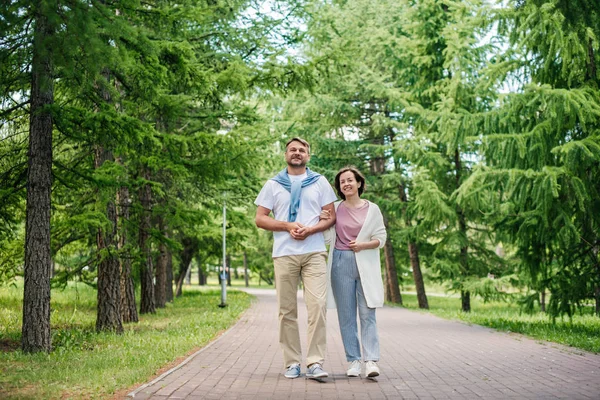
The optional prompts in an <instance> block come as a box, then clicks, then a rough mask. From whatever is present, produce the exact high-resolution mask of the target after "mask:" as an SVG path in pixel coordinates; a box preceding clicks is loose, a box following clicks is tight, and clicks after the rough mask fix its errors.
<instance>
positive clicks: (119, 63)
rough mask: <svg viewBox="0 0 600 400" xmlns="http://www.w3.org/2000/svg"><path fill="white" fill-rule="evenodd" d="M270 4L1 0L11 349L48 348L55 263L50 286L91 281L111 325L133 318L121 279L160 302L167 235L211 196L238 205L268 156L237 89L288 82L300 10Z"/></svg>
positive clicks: (148, 300) (144, 302) (198, 218)
mask: <svg viewBox="0 0 600 400" xmlns="http://www.w3.org/2000/svg"><path fill="white" fill-rule="evenodd" d="M273 7H276V8H278V9H276V10H274V11H273V12H269V13H268V14H262V13H261V12H259V11H258V9H257V8H255V5H254V4H253V3H252V2H249V1H234V2H228V3H227V4H217V3H214V4H213V3H212V2H208V3H207V2H190V1H187V0H182V1H180V2H176V3H173V2H169V3H165V2H162V1H156V2H146V3H144V4H141V3H139V2H138V1H135V0H134V1H117V2H102V1H100V2H94V3H93V4H90V3H88V2H85V1H73V2H70V3H69V5H68V6H65V5H64V4H59V3H56V2H53V1H42V2H38V3H36V4H35V5H34V4H30V3H29V2H24V1H12V2H10V3H9V4H8V5H7V7H5V8H3V9H2V10H0V17H1V18H0V20H1V21H2V23H1V24H0V30H1V31H2V35H0V36H1V37H2V39H1V40H2V41H1V42H0V60H2V62H1V65H2V71H3V73H2V77H1V78H0V87H1V88H2V91H1V96H2V97H1V100H0V101H1V104H2V114H1V121H2V138H3V141H2V144H1V145H0V147H1V151H2V153H1V154H2V164H1V170H0V174H1V175H0V176H1V179H2V191H1V192H0V196H1V200H2V201H3V203H4V202H5V201H6V204H7V207H6V208H4V207H3V210H2V213H3V217H5V218H4V219H3V220H2V222H1V224H2V228H1V229H0V232H2V236H0V249H1V251H0V257H3V259H6V260H9V261H10V263H9V264H8V265H9V266H6V264H4V263H3V264H2V266H0V270H1V272H0V276H1V277H5V278H4V279H11V278H12V277H13V276H14V275H15V274H17V273H18V271H19V269H20V264H21V263H22V261H21V262H19V261H18V260H15V259H13V258H14V257H15V255H18V254H15V252H14V251H13V250H12V249H13V248H15V246H14V244H15V243H18V242H19V241H20V242H21V243H23V239H22V238H21V237H19V236H18V235H15V234H14V233H13V232H14V231H15V229H14V228H16V227H18V226H19V224H20V223H21V222H22V221H23V219H19V213H18V212H17V213H15V212H14V210H19V209H23V208H24V206H25V205H26V210H27V212H26V215H27V217H26V220H27V223H26V224H25V231H24V236H25V243H26V245H25V246H24V247H23V248H24V249H25V267H24V275H25V295H24V297H25V306H24V310H23V316H24V320H23V321H24V322H23V350H24V351H31V352H34V351H40V350H41V351H49V350H50V349H51V343H50V312H49V310H50V274H51V272H52V269H53V266H54V265H55V264H54V263H53V260H56V259H58V260H60V263H58V265H57V266H56V271H55V272H56V275H55V277H54V278H53V279H54V281H55V283H56V284H60V283H62V284H66V282H67V280H69V279H72V278H73V277H74V276H78V277H79V278H80V279H82V280H84V281H86V282H88V283H90V284H92V285H95V286H97V288H98V313H97V323H96V328H97V330H111V331H115V332H121V331H122V322H123V321H126V322H130V321H137V318H138V316H137V312H136V310H135V294H134V293H135V292H134V287H133V284H134V281H137V282H140V283H141V287H142V290H141V302H140V304H141V307H140V312H141V313H146V312H150V313H151V312H154V311H155V308H156V307H161V306H163V307H164V304H165V302H166V301H168V299H172V292H173V291H172V282H173V279H174V278H176V277H177V274H176V273H175V274H174V273H173V265H174V264H175V266H177V264H176V263H174V262H173V257H172V255H173V254H174V253H177V252H178V251H179V250H180V248H181V247H182V246H181V243H180V242H178V241H177V239H179V238H180V237H181V235H180V232H185V233H184V234H185V235H192V236H196V235H198V234H199V235H200V236H201V235H203V233H202V232H198V233H195V232H194V231H195V230H201V229H203V227H206V226H210V225H211V224H218V222H216V219H215V218H214V214H216V211H217V210H219V211H220V207H218V206H217V205H220V203H221V201H220V197H221V193H222V192H223V191H224V190H229V191H231V192H235V193H239V194H241V196H234V197H232V200H231V201H232V206H235V205H239V206H240V207H246V206H247V205H248V202H247V199H246V198H245V196H246V195H247V194H248V193H250V192H251V191H253V188H254V187H253V186H252V185H254V184H256V182H257V181H258V179H257V178H252V177H253V176H256V175H257V174H258V173H259V172H260V171H261V165H263V163H264V161H265V160H268V158H269V157H268V153H267V152H266V151H268V149H265V150H264V151H263V150H261V144H262V143H264V141H265V137H267V136H266V135H267V133H268V130H266V129H264V123H263V122H262V120H261V117H260V115H259V114H258V113H257V110H256V108H255V103H256V102H257V99H253V98H252V96H251V95H252V94H253V93H254V90H255V89H256V88H258V87H261V88H262V90H265V91H266V90H278V89H277V87H291V86H293V85H295V82H296V80H297V79H300V78H299V75H297V74H295V73H294V68H295V67H294V66H293V65H291V64H287V63H285V62H284V61H280V60H279V59H278V58H277V57H278V55H279V54H280V53H281V48H283V47H284V46H285V44H286V41H287V40H292V41H293V40H295V39H294V35H295V33H294V32H293V30H292V29H290V28H289V27H290V26H291V20H292V19H293V18H294V15H296V13H297V12H300V8H299V7H298V6H297V5H296V4H293V3H292V2H290V3H285V4H284V3H280V4H278V5H274V6H273ZM250 16H251V17H250ZM59 21H60V22H59ZM282 30H285V34H286V36H285V39H284V40H279V39H278V38H280V37H281V36H279V34H280V33H281V32H282ZM259 61H260V67H259ZM296 77H298V78H296ZM26 130H28V131H29V134H28V135H27V134H26V133H25V132H26ZM5 139H6V140H5ZM27 144H29V151H28V153H27V154H28V157H27V160H28V165H26V163H25V161H26V159H25V152H24V150H23V149H24V146H25V145H27ZM7 160H8V161H9V162H7ZM26 166H27V168H26ZM25 172H26V173H27V177H28V178H27V199H25V198H24V196H23V194H22V192H23V190H24V189H25V184H24V182H25ZM242 175H243V176H246V177H250V178H249V179H247V180H246V181H245V182H244V183H243V184H241V185H240V182H239V181H238V177H239V176H242ZM52 178H54V179H52ZM51 188H52V193H51ZM5 210H6V215H4V213H5ZM51 210H52V214H50V211H51ZM21 215H22V214H21ZM51 227H52V229H51ZM8 268H10V269H8ZM157 272H158V273H159V275H158V276H156V275H155V274H156V273H157ZM180 272H181V271H180ZM174 275H175V276H174ZM157 285H158V286H157Z"/></svg>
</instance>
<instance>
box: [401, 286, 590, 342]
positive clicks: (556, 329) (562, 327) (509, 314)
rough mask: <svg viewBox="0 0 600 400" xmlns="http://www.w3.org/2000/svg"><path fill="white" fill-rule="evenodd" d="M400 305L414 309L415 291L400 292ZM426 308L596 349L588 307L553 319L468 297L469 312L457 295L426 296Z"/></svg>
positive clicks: (527, 334)
mask: <svg viewBox="0 0 600 400" xmlns="http://www.w3.org/2000/svg"><path fill="white" fill-rule="evenodd" d="M402 299H403V302H404V307H406V308H410V309H418V303H417V298H416V295H414V294H403V295H402ZM427 300H428V302H429V308H430V309H429V312H431V313H432V314H435V315H437V316H439V317H442V318H446V319H453V320H459V321H463V322H466V323H471V324H477V325H482V326H487V327H490V328H494V329H498V330H501V331H506V332H515V333H521V334H523V335H526V336H529V337H532V338H535V339H539V340H544V341H549V342H555V343H561V344H564V345H567V346H572V347H575V348H578V349H582V350H587V351H591V352H594V353H600V318H599V317H596V316H594V315H592V312H591V310H588V312H586V313H584V314H577V315H574V316H573V318H572V319H569V318H568V317H565V318H557V319H556V323H553V322H552V320H551V319H550V318H549V317H548V315H546V314H544V313H541V312H538V313H535V314H532V315H529V314H526V313H524V312H521V310H520V308H519V306H518V305H516V304H510V303H505V302H489V303H483V302H482V301H480V300H479V299H473V298H471V312H470V313H465V312H462V311H461V309H460V308H461V303H460V298H456V297H449V296H432V295H430V296H428V297H427Z"/></svg>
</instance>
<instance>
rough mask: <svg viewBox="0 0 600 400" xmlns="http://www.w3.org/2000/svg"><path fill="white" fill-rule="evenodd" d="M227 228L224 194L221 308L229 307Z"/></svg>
mask: <svg viewBox="0 0 600 400" xmlns="http://www.w3.org/2000/svg"><path fill="white" fill-rule="evenodd" d="M226 228H227V202H226V200H225V193H223V269H222V271H221V304H219V307H221V308H223V307H227V271H226V269H225V267H226V266H227V245H226V239H227V235H226Z"/></svg>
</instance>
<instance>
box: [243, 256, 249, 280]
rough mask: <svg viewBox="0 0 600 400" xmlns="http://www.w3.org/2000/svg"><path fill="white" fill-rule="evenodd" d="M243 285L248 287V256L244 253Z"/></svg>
mask: <svg viewBox="0 0 600 400" xmlns="http://www.w3.org/2000/svg"><path fill="white" fill-rule="evenodd" d="M244 284H245V285H246V287H248V286H250V282H249V278H248V254H246V252H245V251H244Z"/></svg>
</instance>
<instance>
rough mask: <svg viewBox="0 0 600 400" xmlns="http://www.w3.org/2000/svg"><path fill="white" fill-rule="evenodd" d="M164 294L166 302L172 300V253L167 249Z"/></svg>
mask: <svg viewBox="0 0 600 400" xmlns="http://www.w3.org/2000/svg"><path fill="white" fill-rule="evenodd" d="M165 296H166V298H167V301H168V302H173V253H171V251H170V250H169V249H167V286H166V287H165Z"/></svg>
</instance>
